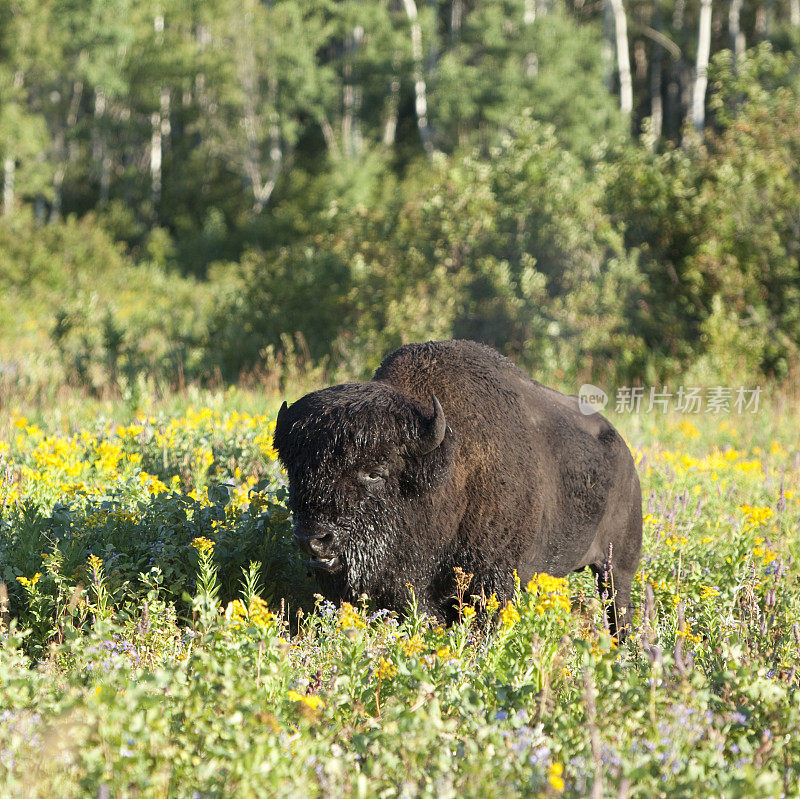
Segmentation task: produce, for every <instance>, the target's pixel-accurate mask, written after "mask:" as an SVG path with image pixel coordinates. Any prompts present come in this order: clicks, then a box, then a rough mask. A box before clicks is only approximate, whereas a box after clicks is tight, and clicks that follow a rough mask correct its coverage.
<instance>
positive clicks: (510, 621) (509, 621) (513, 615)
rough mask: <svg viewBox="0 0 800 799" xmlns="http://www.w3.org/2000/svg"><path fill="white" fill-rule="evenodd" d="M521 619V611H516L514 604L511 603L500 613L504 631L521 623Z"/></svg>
mask: <svg viewBox="0 0 800 799" xmlns="http://www.w3.org/2000/svg"><path fill="white" fill-rule="evenodd" d="M519 618H520V617H519V611H518V610H517V609H516V607H515V606H514V603H513V602H509V603H508V604H507V605H506V606H505V607H504V608H503V609H502V610H501V611H500V626H501V627H502V628H503V629H504V630H508V629H510V628H511V627H513V626H514V625H515V624H516V623H517V622H518V621H519Z"/></svg>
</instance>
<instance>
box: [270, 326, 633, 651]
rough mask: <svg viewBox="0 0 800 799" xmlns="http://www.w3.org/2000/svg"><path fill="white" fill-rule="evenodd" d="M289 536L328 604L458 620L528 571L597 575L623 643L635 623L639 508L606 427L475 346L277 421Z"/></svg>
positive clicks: (427, 353) (398, 358)
mask: <svg viewBox="0 0 800 799" xmlns="http://www.w3.org/2000/svg"><path fill="white" fill-rule="evenodd" d="M275 446H276V448H277V450H278V454H279V456H280V459H281V461H282V463H283V464H284V466H285V467H286V470H287V473H288V476H289V504H290V507H291V509H292V511H293V515H294V525H295V537H296V539H297V542H298V544H299V546H300V548H301V549H302V550H303V551H304V552H305V553H306V554H307V555H308V556H309V559H310V563H311V565H312V567H313V568H314V570H315V573H316V575H317V579H318V582H319V585H320V588H321V590H322V591H323V593H324V594H325V595H326V596H327V597H328V598H330V599H333V600H337V599H347V600H349V601H354V600H356V599H357V598H358V597H359V596H361V595H362V594H367V595H369V596H370V597H371V599H372V600H374V601H375V602H376V603H377V604H378V605H379V606H381V607H386V608H389V609H393V610H398V611H403V610H404V609H405V608H406V607H407V605H408V601H409V598H410V589H413V591H414V594H415V596H416V598H417V602H418V607H419V608H420V610H422V611H425V612H427V613H430V614H432V615H434V616H436V617H437V618H439V619H441V620H442V621H446V622H451V621H453V619H454V617H455V610H454V602H453V597H454V595H455V589H456V586H455V568H456V567H460V568H461V569H463V570H464V571H465V572H467V573H468V574H472V575H473V579H472V584H471V586H470V588H469V591H468V593H469V594H478V595H481V594H482V595H483V596H486V597H489V596H491V594H492V593H494V594H496V595H497V597H498V599H499V600H500V601H501V602H502V601H504V600H508V599H510V598H511V597H512V595H513V590H514V578H513V574H514V571H515V570H516V571H517V573H518V575H519V578H520V580H521V582H522V584H523V585H525V584H527V582H528V580H529V579H530V578H531V576H532V575H533V574H535V573H537V572H546V573H548V574H551V575H553V576H556V577H563V576H565V575H566V574H568V573H569V572H570V571H576V570H579V569H583V568H585V567H587V566H588V567H590V568H591V569H592V571H593V572H594V574H595V576H596V578H597V582H598V588H599V590H600V593H601V594H605V595H606V596H608V597H609V598H611V597H612V594H613V605H612V606H611V608H610V612H609V624H610V626H611V628H612V631H613V632H616V633H617V634H618V635H619V637H620V638H623V637H624V635H625V633H626V628H627V626H628V624H629V622H630V616H631V602H630V593H631V582H632V580H633V576H634V574H635V572H636V569H637V567H638V564H639V558H640V554H641V541H642V499H641V489H640V488H639V479H638V477H637V474H636V469H635V467H634V463H633V458H632V457H631V454H630V452H629V450H628V448H627V446H626V445H625V443H624V441H623V440H622V438H621V437H620V435H619V434H618V433H617V431H616V430H615V429H614V428H613V427H612V426H611V424H610V423H609V422H608V421H607V420H606V419H605V418H603V417H602V416H600V415H598V414H593V415H591V416H584V415H583V414H582V413H581V412H580V410H579V408H578V400H577V398H575V397H568V396H565V395H563V394H560V393H558V392H557V391H553V390H552V389H549V388H546V387H545V386H543V385H541V384H540V383H537V382H536V381H535V380H531V379H529V378H528V377H526V376H525V375H524V374H523V373H522V372H521V371H520V370H519V369H517V367H516V366H514V364H513V363H511V361H509V360H508V359H507V358H504V357H502V356H501V355H499V354H498V353H497V352H495V351H494V350H492V349H490V348H489V347H486V346H483V345H481V344H476V343H474V342H470V341H439V342H428V343H427V344H409V345H407V346H404V347H401V348H400V349H399V350H396V351H395V352H393V353H392V354H391V355H389V356H388V357H387V358H386V360H385V361H384V362H383V363H382V364H381V366H380V368H379V369H378V370H377V372H376V373H375V376H374V377H373V378H372V380H370V381H369V382H367V383H347V384H344V385H339V386H331V387H330V388H325V389H322V390H321V391H315V392H313V393H311V394H307V395H306V396H305V397H302V398H301V399H299V400H297V402H295V403H294V404H293V405H291V406H289V407H287V406H286V403H284V404H283V407H282V408H281V410H280V413H279V414H278V421H277V425H276V429H275Z"/></svg>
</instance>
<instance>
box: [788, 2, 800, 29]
mask: <svg viewBox="0 0 800 799" xmlns="http://www.w3.org/2000/svg"><path fill="white" fill-rule="evenodd" d="M789 22H791V23H792V25H795V26H797V25H800V0H790V2H789Z"/></svg>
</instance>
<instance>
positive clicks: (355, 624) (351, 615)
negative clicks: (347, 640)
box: [337, 602, 366, 630]
mask: <svg viewBox="0 0 800 799" xmlns="http://www.w3.org/2000/svg"><path fill="white" fill-rule="evenodd" d="M337 624H338V625H339V628H340V629H342V630H346V629H356V630H359V629H361V628H362V627H366V623H365V622H364V619H363V618H361V615H360V614H359V612H358V611H357V610H356V609H355V608H354V607H353V606H352V605H351V604H350V603H349V602H342V606H341V607H340V608H339V619H338V621H337Z"/></svg>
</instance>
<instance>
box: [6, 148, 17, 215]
mask: <svg viewBox="0 0 800 799" xmlns="http://www.w3.org/2000/svg"><path fill="white" fill-rule="evenodd" d="M16 166H17V165H16V162H15V161H14V157H13V156H11V155H7V156H6V158H5V161H4V162H3V216H5V217H9V216H11V211H12V209H13V208H14V173H15V171H16Z"/></svg>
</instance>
